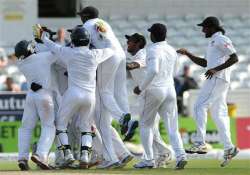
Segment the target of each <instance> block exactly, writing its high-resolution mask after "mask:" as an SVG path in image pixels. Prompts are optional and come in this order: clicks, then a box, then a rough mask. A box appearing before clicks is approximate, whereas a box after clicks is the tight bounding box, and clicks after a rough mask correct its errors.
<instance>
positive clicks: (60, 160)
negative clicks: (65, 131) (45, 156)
mask: <svg viewBox="0 0 250 175" xmlns="http://www.w3.org/2000/svg"><path fill="white" fill-rule="evenodd" d="M64 165H65V160H64V153H63V150H58V149H56V151H55V168H65V167H64Z"/></svg>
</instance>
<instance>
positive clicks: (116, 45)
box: [83, 18, 125, 55]
mask: <svg viewBox="0 0 250 175" xmlns="http://www.w3.org/2000/svg"><path fill="white" fill-rule="evenodd" d="M97 26H99V30H102V31H103V32H102V33H103V34H104V35H105V37H107V38H108V39H109V40H110V41H111V44H112V48H113V49H114V50H115V52H117V53H115V54H124V55H125V53H124V50H123V49H122V46H121V44H120V42H119V40H118V39H117V37H116V36H115V34H114V32H113V30H112V28H111V26H110V25H109V24H108V23H107V22H106V21H104V20H102V19H100V18H95V19H90V20H88V21H87V22H86V23H84V25H83V27H84V28H86V29H87V30H88V32H89V33H90V36H91V44H92V45H94V47H95V48H96V49H102V48H105V47H106V45H105V41H103V39H102V35H101V33H100V31H98V29H97Z"/></svg>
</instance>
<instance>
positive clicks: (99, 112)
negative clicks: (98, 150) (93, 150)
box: [95, 91, 130, 162]
mask: <svg viewBox="0 0 250 175" xmlns="http://www.w3.org/2000/svg"><path fill="white" fill-rule="evenodd" d="M95 113H96V115H95V123H96V127H97V129H98V131H99V133H100V136H101V139H102V154H103V157H104V159H105V160H107V161H114V162H117V161H119V159H118V157H120V156H121V155H123V154H125V153H127V154H130V153H129V151H128V150H127V148H126V147H125V145H124V143H123V142H122V140H121V138H120V136H119V135H118V133H117V132H116V131H115V129H114V128H113V127H112V126H111V122H112V116H111V114H110V113H109V111H108V110H107V109H106V108H105V106H104V104H103V103H102V99H101V97H100V95H99V93H98V91H97V95H96V110H95ZM114 147H115V148H114ZM116 153H117V154H116ZM118 153H119V154H118Z"/></svg>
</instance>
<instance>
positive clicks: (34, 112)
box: [18, 89, 55, 161]
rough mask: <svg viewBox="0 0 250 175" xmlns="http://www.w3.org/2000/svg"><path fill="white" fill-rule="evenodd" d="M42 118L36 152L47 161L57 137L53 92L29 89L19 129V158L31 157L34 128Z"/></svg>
mask: <svg viewBox="0 0 250 175" xmlns="http://www.w3.org/2000/svg"><path fill="white" fill-rule="evenodd" d="M38 118H40V121H41V136H40V138H39V141H38V144H37V151H36V153H37V154H38V155H39V157H40V158H41V159H42V160H43V161H47V156H48V153H49V150H50V148H51V146H52V144H53V141H54V137H55V124H54V121H55V111H54V103H53V95H52V92H51V91H49V90H46V89H40V90H39V91H37V92H33V91H31V90H30V91H28V93H27V96H26V103H25V107H24V113H23V118H22V126H21V127H20V128H19V130H18V150H19V155H18V159H19V160H21V159H26V160H28V159H29V148H30V140H31V136H32V130H33V129H34V128H35V126H36V123H37V121H38Z"/></svg>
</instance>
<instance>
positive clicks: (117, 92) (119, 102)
mask: <svg viewBox="0 0 250 175" xmlns="http://www.w3.org/2000/svg"><path fill="white" fill-rule="evenodd" d="M78 14H79V15H80V17H81V20H82V22H83V27H85V28H86V29H87V30H88V31H89V33H90V35H91V45H92V46H93V47H94V48H103V38H104V37H107V38H109V39H110V40H111V43H112V49H113V50H114V55H113V56H112V58H110V59H108V60H107V61H105V62H103V63H102V64H100V65H99V66H98V69H97V91H98V94H99V95H100V99H99V101H100V103H99V104H100V105H97V107H96V113H97V114H96V115H95V123H96V126H97V128H98V130H99V132H100V135H101V138H102V144H103V147H104V148H106V149H105V150H106V152H107V154H108V156H107V157H108V159H106V161H105V162H104V164H103V165H102V166H101V167H100V168H109V167H112V166H118V164H119V159H118V157H117V156H116V154H115V150H114V145H113V144H112V130H111V126H110V125H111V121H112V117H113V118H114V119H116V120H118V121H119V123H120V126H121V133H122V134H125V133H126V132H127V131H128V130H129V131H130V132H133V130H135V129H136V127H135V126H136V121H130V119H131V116H130V113H129V105H128V98H127V97H128V96H127V89H126V60H125V53H124V51H123V49H122V47H121V45H120V43H119V41H118V39H117V38H116V36H115V34H114V33H113V31H112V29H111V27H110V25H109V24H108V23H107V22H105V21H103V20H101V19H99V18H98V16H99V12H98V10H97V9H96V8H95V7H91V6H88V7H85V8H84V9H82V10H81V11H80V12H79V13H78ZM97 98H98V97H97ZM97 108H99V109H97ZM101 121H102V122H101ZM130 128H132V129H130ZM117 139H119V138H117ZM104 155H105V154H104Z"/></svg>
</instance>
